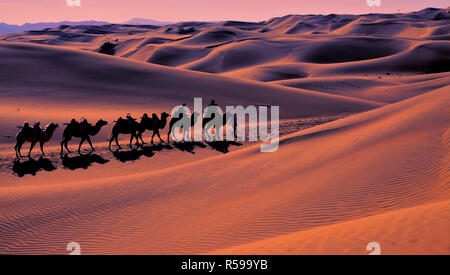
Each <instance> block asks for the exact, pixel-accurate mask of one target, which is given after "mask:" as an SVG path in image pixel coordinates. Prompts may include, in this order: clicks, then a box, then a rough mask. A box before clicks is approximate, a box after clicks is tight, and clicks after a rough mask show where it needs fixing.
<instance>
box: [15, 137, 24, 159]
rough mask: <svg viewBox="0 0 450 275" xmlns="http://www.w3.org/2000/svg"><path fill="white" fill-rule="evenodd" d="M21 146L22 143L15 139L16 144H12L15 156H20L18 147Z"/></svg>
mask: <svg viewBox="0 0 450 275" xmlns="http://www.w3.org/2000/svg"><path fill="white" fill-rule="evenodd" d="M21 147H22V144H21V143H20V142H19V141H17V142H16V146H14V149H15V150H16V158H21V157H22V156H21V155H20V148H21Z"/></svg>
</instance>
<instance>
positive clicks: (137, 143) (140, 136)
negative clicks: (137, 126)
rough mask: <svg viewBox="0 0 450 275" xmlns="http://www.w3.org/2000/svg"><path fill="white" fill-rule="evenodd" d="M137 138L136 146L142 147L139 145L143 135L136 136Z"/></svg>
mask: <svg viewBox="0 0 450 275" xmlns="http://www.w3.org/2000/svg"><path fill="white" fill-rule="evenodd" d="M135 138H136V143H135V145H136V146H141V145H140V144H139V138H140V139H141V140H142V134H137V135H136V136H135ZM142 143H144V142H142Z"/></svg>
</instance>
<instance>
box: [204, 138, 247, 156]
mask: <svg viewBox="0 0 450 275" xmlns="http://www.w3.org/2000/svg"><path fill="white" fill-rule="evenodd" d="M206 143H207V144H208V145H209V147H211V148H212V149H214V150H216V151H219V152H221V153H224V154H226V153H228V152H230V149H229V148H230V146H231V145H233V146H242V143H239V142H235V141H225V140H224V141H213V142H206Z"/></svg>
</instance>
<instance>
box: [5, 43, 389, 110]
mask: <svg viewBox="0 0 450 275" xmlns="http://www.w3.org/2000/svg"><path fill="white" fill-rule="evenodd" d="M0 57H1V58H0V63H1V68H2V69H1V75H0V80H1V81H2V83H3V85H2V87H1V88H0V89H1V90H0V93H1V94H2V98H3V100H5V101H8V100H10V101H16V102H20V101H25V102H32V101H33V100H38V101H39V100H42V101H48V102H51V103H52V104H55V105H58V104H61V106H63V105H64V104H67V103H66V102H67V100H70V102H71V104H81V106H84V105H89V102H92V103H95V104H98V103H99V102H98V101H97V102H95V101H96V100H101V102H102V103H104V104H121V105H130V106H132V105H141V106H142V105H147V104H148V106H149V107H155V106H159V107H165V108H172V107H174V106H176V105H180V104H181V103H183V102H186V101H188V102H187V103H191V101H192V98H193V97H203V98H204V100H210V99H213V98H214V99H216V101H217V102H218V103H220V104H221V106H223V105H227V104H231V105H260V104H266V105H279V106H280V107H281V108H280V109H281V117H283V118H288V117H301V116H305V115H307V116H314V115H317V114H319V113H330V114H332V113H342V112H360V111H365V110H369V109H371V108H374V107H379V106H381V104H379V103H376V102H372V101H364V100H358V99H351V98H346V97H341V96H334V95H328V94H325V93H317V92H310V91H306V90H298V89H292V88H285V87H280V86H276V85H266V84H262V83H259V82H251V81H246V80H236V79H232V78H227V77H222V76H216V75H210V74H205V73H198V72H191V71H187V70H180V69H173V68H168V67H163V66H158V65H153V64H145V63H142V62H133V61H128V60H126V59H120V58H115V57H109V56H104V55H101V54H93V53H89V52H83V51H78V50H70V49H67V48H60V47H49V46H38V45H33V44H21V43H0ZM205 103H207V102H205Z"/></svg>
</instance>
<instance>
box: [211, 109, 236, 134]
mask: <svg viewBox="0 0 450 275" xmlns="http://www.w3.org/2000/svg"><path fill="white" fill-rule="evenodd" d="M215 117H216V114H215V113H212V114H211V117H210V118H206V117H205V118H203V133H204V135H205V137H206V138H207V139H208V140H211V136H210V135H209V133H208V131H209V130H210V129H211V128H212V127H213V126H214V123H212V121H213V120H214V118H215ZM222 117H223V124H222V125H221V126H225V125H227V124H228V123H229V122H230V121H231V120H233V119H234V114H232V113H230V112H227V113H224V114H223V116H222ZM218 131H219V129H216V135H217V134H218ZM235 131H236V127H235V128H234V134H235V136H236V132H235Z"/></svg>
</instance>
